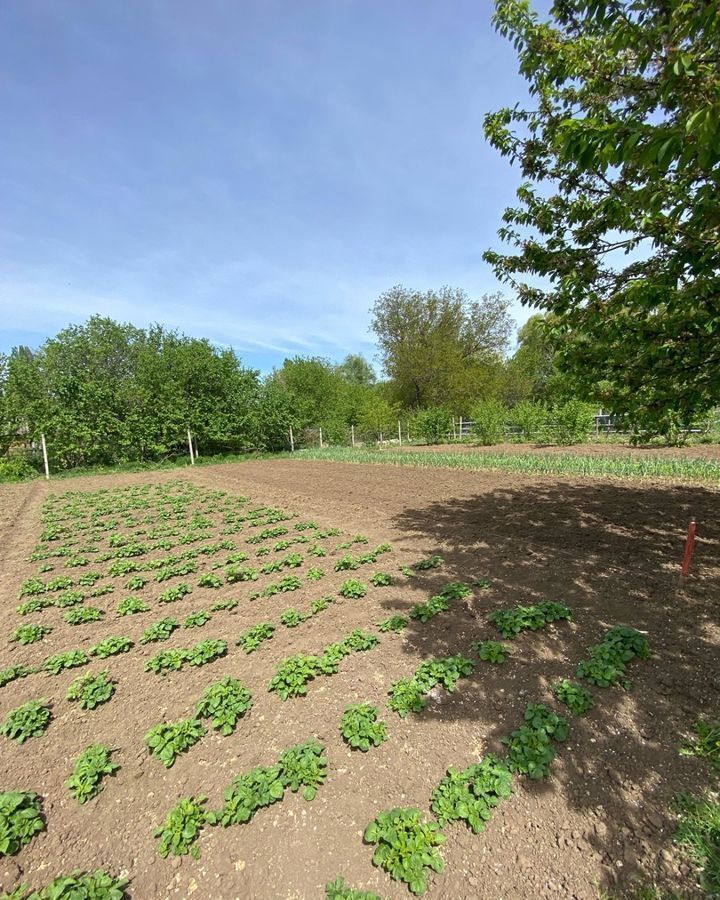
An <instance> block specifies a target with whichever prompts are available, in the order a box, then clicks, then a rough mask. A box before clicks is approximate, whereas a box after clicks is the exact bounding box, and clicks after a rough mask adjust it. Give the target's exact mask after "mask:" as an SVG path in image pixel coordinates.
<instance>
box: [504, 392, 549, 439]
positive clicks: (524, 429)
mask: <svg viewBox="0 0 720 900" xmlns="http://www.w3.org/2000/svg"><path fill="white" fill-rule="evenodd" d="M547 421H548V408H547V406H546V405H545V404H544V403H540V402H538V401H533V400H526V401H524V402H523V403H518V404H517V406H514V407H513V408H512V409H511V410H510V413H509V422H510V424H511V425H516V426H517V427H518V428H520V430H521V433H520V434H519V435H518V436H517V438H516V440H520V441H523V442H530V443H535V442H537V443H540V442H541V440H542V438H543V436H544V435H545V434H546V433H547Z"/></svg>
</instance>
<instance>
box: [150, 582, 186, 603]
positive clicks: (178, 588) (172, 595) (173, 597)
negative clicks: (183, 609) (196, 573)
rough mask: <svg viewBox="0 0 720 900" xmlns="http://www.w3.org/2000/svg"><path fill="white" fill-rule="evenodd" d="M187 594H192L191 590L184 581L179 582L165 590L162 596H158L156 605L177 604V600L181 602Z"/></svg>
mask: <svg viewBox="0 0 720 900" xmlns="http://www.w3.org/2000/svg"><path fill="white" fill-rule="evenodd" d="M188 594H192V588H191V587H190V585H189V584H188V583H187V582H186V581H181V582H180V583H179V584H176V585H175V586H174V587H171V588H167V589H166V590H164V591H163V592H162V594H159V595H158V603H177V601H178V600H182V598H183V597H187V595H188Z"/></svg>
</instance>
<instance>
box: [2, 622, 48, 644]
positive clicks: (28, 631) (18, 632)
mask: <svg viewBox="0 0 720 900" xmlns="http://www.w3.org/2000/svg"><path fill="white" fill-rule="evenodd" d="M51 631H52V627H51V626H50V625H30V624H28V625H20V626H19V627H18V628H16V629H15V631H14V632H13V635H12V638H11V640H13V641H16V642H17V643H18V644H34V643H36V641H41V640H42V639H43V638H44V637H45V635H46V634H50V632H51Z"/></svg>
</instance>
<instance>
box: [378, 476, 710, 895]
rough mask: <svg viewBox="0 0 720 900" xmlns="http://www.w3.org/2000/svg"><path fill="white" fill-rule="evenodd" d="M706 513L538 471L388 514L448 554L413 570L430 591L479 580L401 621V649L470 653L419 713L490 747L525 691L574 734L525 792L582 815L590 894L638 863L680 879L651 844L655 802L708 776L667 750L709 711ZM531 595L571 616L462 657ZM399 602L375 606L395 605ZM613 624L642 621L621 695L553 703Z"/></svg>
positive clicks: (670, 492)
mask: <svg viewBox="0 0 720 900" xmlns="http://www.w3.org/2000/svg"><path fill="white" fill-rule="evenodd" d="M719 513H720V494H718V493H717V492H715V491H713V490H710V489H707V488H702V487H695V486H668V487H658V486H649V487H636V486H631V485H625V484H621V483H607V482H602V483H600V482H587V483H578V482H574V483H565V482H555V483H549V482H543V483H539V484H531V485H527V484H524V485H522V486H521V487H508V488H497V489H495V490H492V491H490V492H487V493H482V494H480V493H479V494H478V495H477V496H473V497H469V498H468V497H458V498H455V499H452V498H449V499H447V500H444V501H442V502H433V503H431V504H428V505H427V506H423V507H418V508H412V509H406V510H405V511H403V512H402V513H400V514H398V515H397V516H396V517H395V518H394V520H393V524H394V525H395V526H397V528H398V529H400V530H402V531H403V533H405V534H408V536H412V537H414V538H417V539H418V542H421V543H422V544H423V546H431V547H433V548H434V549H433V552H437V553H440V554H441V555H442V556H443V558H444V560H445V564H444V566H443V567H442V568H440V569H437V570H432V571H431V572H428V573H422V576H421V575H418V576H417V577H418V583H420V582H421V583H422V585H423V587H427V590H428V593H429V594H430V593H436V592H438V591H439V590H440V589H441V588H442V587H443V585H445V584H446V583H447V582H448V581H450V580H458V581H465V582H466V583H469V582H471V581H473V580H476V579H489V580H490V582H491V586H490V588H489V589H485V590H483V589H478V588H476V589H475V590H474V592H473V596H472V597H471V598H469V599H468V600H467V601H463V602H455V603H454V604H453V605H452V607H451V609H450V611H448V612H444V613H441V614H440V615H438V616H437V617H436V618H434V619H432V620H430V621H429V622H427V623H426V624H421V623H419V622H417V621H415V620H410V624H409V625H408V627H407V628H406V629H405V630H404V632H403V637H404V641H403V644H402V646H403V648H404V650H405V651H406V652H407V653H411V654H413V655H414V656H418V655H420V656H422V657H426V658H427V657H432V656H441V655H448V654H451V653H457V652H465V653H466V654H467V655H469V656H471V657H473V658H474V659H475V660H476V667H475V671H474V673H473V675H472V676H470V677H469V678H468V679H466V680H463V681H461V682H460V684H459V686H458V691H457V693H454V694H444V692H443V694H444V696H441V697H439V698H438V699H437V700H436V699H435V698H433V699H432V700H431V702H430V703H429V704H428V708H427V709H426V710H424V711H423V713H421V715H423V716H430V717H433V718H437V719H438V720H441V721H445V722H447V721H459V720H463V719H467V720H472V721H473V722H474V723H475V724H477V725H480V726H481V727H482V728H483V729H484V732H485V737H486V744H487V749H488V750H492V751H495V752H500V751H501V750H502V745H501V743H500V738H501V737H502V736H503V735H506V734H508V733H509V732H510V731H511V730H513V729H514V728H517V727H519V725H520V724H521V721H522V715H523V710H524V707H525V704H526V703H527V702H529V701H544V702H548V703H550V704H552V705H553V706H555V707H556V708H557V709H558V711H562V712H563V714H565V715H566V716H567V718H568V720H569V721H570V723H571V736H570V739H569V741H568V742H567V744H564V745H563V744H558V745H557V747H556V749H557V754H558V755H557V758H556V760H555V762H554V763H553V769H552V772H551V777H550V779H549V780H548V781H547V782H544V783H529V784H525V785H523V788H522V790H528V791H531V792H533V793H535V794H537V793H538V792H540V793H542V792H551V791H553V790H558V789H559V790H561V791H562V792H563V794H564V797H565V800H566V802H567V804H568V806H569V807H570V808H571V809H572V810H574V811H576V812H579V813H582V814H583V816H584V817H585V818H586V819H587V823H588V824H587V828H586V829H585V833H584V834H583V835H582V837H581V838H579V840H580V842H581V843H583V842H584V843H586V844H589V845H590V847H592V848H593V849H594V850H595V851H596V852H597V853H598V854H599V855H600V856H601V857H602V860H603V863H604V866H603V872H604V874H603V880H602V883H601V884H600V885H599V887H600V888H601V889H603V890H613V891H618V890H620V891H622V890H625V889H627V887H628V885H629V884H630V883H631V882H632V879H633V878H634V877H636V876H637V875H638V874H639V872H640V871H641V870H643V871H644V872H645V873H646V874H649V875H650V876H651V877H652V878H653V879H655V880H656V881H657V884H658V886H659V887H663V885H664V884H665V885H671V884H673V883H675V884H677V878H678V870H677V868H676V862H675V860H674V859H673V858H670V859H668V854H667V851H666V853H665V857H663V854H662V851H663V850H664V849H665V848H667V846H668V842H669V837H670V835H671V833H672V830H673V820H672V815H671V814H670V813H669V812H668V807H669V804H670V803H671V801H672V798H673V797H674V796H675V795H676V794H677V793H678V792H680V791H684V790H695V791H697V790H702V789H703V788H704V787H705V786H707V774H708V772H707V767H706V765H705V764H704V763H702V762H700V761H698V760H697V759H694V758H687V757H683V756H680V754H679V746H680V745H681V744H682V742H683V738H684V737H685V736H687V735H688V733H689V732H690V731H691V730H692V725H693V723H694V722H695V721H696V720H697V718H698V717H699V716H702V715H705V716H711V717H712V716H717V714H718V712H720V698H719V696H718V692H719V691H720V653H719V652H718V648H719V645H720V628H718V617H717V596H718V586H719V584H720V578H719V575H720V521H719V520H720V516H719V515H718V514H719ZM691 516H692V517H695V518H696V519H697V521H698V538H699V539H698V546H697V548H696V553H695V561H694V568H693V572H692V574H691V576H690V577H689V578H688V579H686V580H685V582H684V583H680V579H679V569H680V560H681V558H682V552H683V545H684V539H685V532H686V528H687V523H688V520H689V518H690V517H691ZM541 599H550V600H557V601H560V602H563V603H566V604H567V605H568V606H570V608H571V609H572V611H573V621H572V622H571V623H566V622H559V623H556V624H553V625H551V626H548V627H547V628H545V629H543V630H542V631H538V632H525V633H522V634H521V635H519V636H518V637H517V638H516V639H515V640H513V641H508V642H506V643H508V644H509V645H510V648H511V651H512V655H511V658H510V659H509V660H508V661H507V662H506V663H504V664H502V665H492V664H489V663H485V662H481V661H479V660H477V657H476V656H475V655H474V654H473V653H472V652H470V643H471V641H473V640H485V639H488V638H492V639H495V640H499V639H500V636H499V634H498V633H497V631H496V630H495V629H494V628H493V627H492V626H491V625H490V623H489V622H488V618H487V617H488V614H489V613H490V612H491V611H492V610H495V609H501V608H509V607H513V606H515V605H517V604H519V603H532V602H535V601H538V600H541ZM399 605H401V604H399V603H398V602H392V603H388V606H392V608H393V609H394V610H395V611H396V612H397V611H398V606H399ZM409 605H410V604H407V606H409ZM617 624H624V625H630V626H632V627H634V628H637V629H639V630H640V631H643V632H646V633H647V636H648V640H649V642H650V647H651V650H652V656H651V658H650V659H649V660H647V661H642V660H634V661H633V662H631V663H630V664H629V666H628V676H629V678H630V679H631V681H632V687H631V689H630V690H629V691H627V692H626V691H624V690H622V689H621V688H599V687H592V688H591V690H592V692H593V694H594V696H595V700H596V706H595V708H594V709H593V710H591V711H590V713H589V714H588V715H587V716H585V717H576V716H573V715H572V714H571V713H570V712H569V711H568V710H567V709H565V708H564V707H561V705H560V704H558V703H557V701H555V700H554V698H553V695H552V685H553V684H554V683H556V682H557V681H558V680H560V679H561V678H570V679H575V669H576V667H577V664H578V662H579V661H580V660H581V659H582V658H583V657H584V656H585V655H586V651H587V647H588V646H589V645H590V644H594V643H597V642H598V641H600V640H601V639H602V636H603V635H604V633H605V631H606V630H607V629H608V628H609V627H611V626H613V625H617ZM523 781H525V782H526V781H527V779H523ZM558 840H560V838H559V839H558ZM558 846H561V845H560V844H558ZM682 874H685V875H687V874H688V872H687V871H684V870H683V869H682V867H681V869H680V875H682ZM673 879H674V881H673ZM688 883H689V884H690V885H691V884H692V883H693V878H692V877H689V879H688ZM693 890H694V889H693V888H692V887H689V890H688V893H686V894H685V893H684V894H683V896H693V893H692V892H693Z"/></svg>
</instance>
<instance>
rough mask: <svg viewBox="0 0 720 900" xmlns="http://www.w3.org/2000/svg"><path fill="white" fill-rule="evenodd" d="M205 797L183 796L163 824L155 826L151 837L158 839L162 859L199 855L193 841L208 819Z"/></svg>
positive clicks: (197, 856) (159, 853) (195, 856)
mask: <svg viewBox="0 0 720 900" xmlns="http://www.w3.org/2000/svg"><path fill="white" fill-rule="evenodd" d="M206 803H207V797H183V799H182V800H181V801H180V802H179V803H178V804H177V806H174V807H173V808H172V809H171V810H170V812H169V813H168V814H167V817H166V818H165V821H164V822H163V824H162V825H161V826H160V827H159V828H156V829H155V831H154V832H153V837H156V838H157V839H158V844H157V852H158V855H159V856H161V857H162V858H163V859H166V858H167V857H168V856H170V855H172V856H187V854H188V853H189V854H190V855H191V856H192V857H193V858H194V859H198V858H199V856H200V848H199V847H198V846H197V844H196V843H195V842H196V841H197V839H198V837H199V836H200V832H201V831H202V828H203V825H205V823H206V822H207V821H208V814H207V812H206V811H205V804H206Z"/></svg>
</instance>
